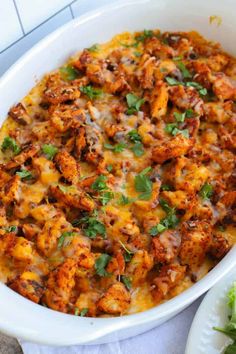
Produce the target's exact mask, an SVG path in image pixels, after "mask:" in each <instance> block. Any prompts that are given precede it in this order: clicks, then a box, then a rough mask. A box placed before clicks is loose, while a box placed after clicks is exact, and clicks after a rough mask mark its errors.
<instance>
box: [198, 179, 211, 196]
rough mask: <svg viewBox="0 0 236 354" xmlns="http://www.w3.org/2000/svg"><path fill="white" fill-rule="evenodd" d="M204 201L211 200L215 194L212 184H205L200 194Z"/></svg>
mask: <svg viewBox="0 0 236 354" xmlns="http://www.w3.org/2000/svg"><path fill="white" fill-rule="evenodd" d="M199 194H200V196H201V197H202V198H203V199H210V198H211V196H212V194H213V187H212V185H211V184H210V183H205V184H204V185H203V186H202V188H201V189H200V192H199Z"/></svg>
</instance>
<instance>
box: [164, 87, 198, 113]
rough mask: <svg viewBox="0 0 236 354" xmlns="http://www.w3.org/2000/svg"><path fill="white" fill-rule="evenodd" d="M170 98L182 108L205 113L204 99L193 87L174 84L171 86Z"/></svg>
mask: <svg viewBox="0 0 236 354" xmlns="http://www.w3.org/2000/svg"><path fill="white" fill-rule="evenodd" d="M169 99H170V101H171V102H172V103H173V104H174V105H176V106H177V107H178V108H180V109H193V110H194V111H195V112H196V113H197V114H199V115H202V113H203V100H202V99H201V98H200V97H199V94H198V92H197V91H196V90H195V89H194V88H193V87H184V86H173V87H171V88H169Z"/></svg>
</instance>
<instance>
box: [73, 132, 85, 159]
mask: <svg viewBox="0 0 236 354" xmlns="http://www.w3.org/2000/svg"><path fill="white" fill-rule="evenodd" d="M85 147H86V132H85V128H84V127H80V128H79V129H78V134H76V137H75V152H76V156H77V157H78V158H79V159H80V158H81V154H82V152H83V150H84V149H85Z"/></svg>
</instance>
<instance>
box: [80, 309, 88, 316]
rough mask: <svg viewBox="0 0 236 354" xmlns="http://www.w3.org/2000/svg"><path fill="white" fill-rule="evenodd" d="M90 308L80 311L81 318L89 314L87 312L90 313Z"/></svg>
mask: <svg viewBox="0 0 236 354" xmlns="http://www.w3.org/2000/svg"><path fill="white" fill-rule="evenodd" d="M88 310H89V309H88V308H87V307H85V308H83V309H82V310H81V311H80V314H79V315H80V317H84V316H85V315H86V314H87V312H88Z"/></svg>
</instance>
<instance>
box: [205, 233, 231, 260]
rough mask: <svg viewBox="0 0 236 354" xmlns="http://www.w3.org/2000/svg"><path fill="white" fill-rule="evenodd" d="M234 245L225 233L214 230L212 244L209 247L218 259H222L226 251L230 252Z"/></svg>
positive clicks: (210, 251)
mask: <svg viewBox="0 0 236 354" xmlns="http://www.w3.org/2000/svg"><path fill="white" fill-rule="evenodd" d="M231 247H232V245H231V244H230V242H229V241H228V240H227V238H226V237H225V236H224V234H222V233H220V232H217V231H215V232H213V239H212V245H211V247H210V249H209V253H210V255H211V256H213V257H214V258H216V259H222V258H223V257H224V256H225V255H226V253H228V252H229V250H230V248H231Z"/></svg>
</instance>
